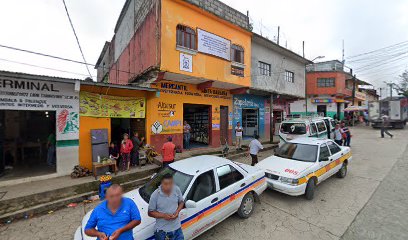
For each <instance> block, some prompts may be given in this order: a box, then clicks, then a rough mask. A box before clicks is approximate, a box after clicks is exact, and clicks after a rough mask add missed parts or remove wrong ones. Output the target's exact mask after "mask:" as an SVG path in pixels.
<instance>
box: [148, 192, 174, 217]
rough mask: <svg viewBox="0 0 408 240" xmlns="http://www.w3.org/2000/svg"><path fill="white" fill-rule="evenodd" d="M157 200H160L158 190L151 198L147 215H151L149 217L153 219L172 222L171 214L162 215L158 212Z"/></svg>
mask: <svg viewBox="0 0 408 240" xmlns="http://www.w3.org/2000/svg"><path fill="white" fill-rule="evenodd" d="M157 198H158V193H157V190H156V191H154V192H153V194H152V196H151V197H150V201H149V208H148V211H147V215H149V217H152V218H162V219H166V220H170V219H171V218H170V215H169V214H165V213H161V212H159V211H157Z"/></svg>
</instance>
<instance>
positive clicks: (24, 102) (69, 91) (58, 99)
mask: <svg viewBox="0 0 408 240" xmlns="http://www.w3.org/2000/svg"><path fill="white" fill-rule="evenodd" d="M78 108H79V96H78V93H77V92H75V91H74V83H72V84H70V83H61V82H51V81H32V80H20V79H0V109H3V110H29V111H55V112H56V119H57V122H56V125H57V134H56V135H57V140H74V139H78V133H79V118H78Z"/></svg>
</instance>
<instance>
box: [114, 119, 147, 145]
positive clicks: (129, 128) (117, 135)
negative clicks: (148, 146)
mask: <svg viewBox="0 0 408 240" xmlns="http://www.w3.org/2000/svg"><path fill="white" fill-rule="evenodd" d="M145 124H146V121H145V119H144V118H111V141H112V142H114V143H115V144H116V146H120V143H121V141H122V139H123V134H125V133H127V134H129V138H131V137H132V136H133V132H134V131H137V132H138V133H139V138H141V137H145V136H146V130H145Z"/></svg>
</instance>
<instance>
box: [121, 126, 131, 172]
mask: <svg viewBox="0 0 408 240" xmlns="http://www.w3.org/2000/svg"><path fill="white" fill-rule="evenodd" d="M132 149H133V143H132V141H130V139H129V135H128V134H127V133H125V134H123V140H122V144H121V148H120V153H121V155H122V171H125V170H126V171H129V169H130V153H131V152H132Z"/></svg>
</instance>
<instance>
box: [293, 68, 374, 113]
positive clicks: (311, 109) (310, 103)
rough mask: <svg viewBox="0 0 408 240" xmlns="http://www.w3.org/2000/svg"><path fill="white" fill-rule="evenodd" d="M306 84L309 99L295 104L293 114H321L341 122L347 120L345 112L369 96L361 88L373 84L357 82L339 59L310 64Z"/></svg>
mask: <svg viewBox="0 0 408 240" xmlns="http://www.w3.org/2000/svg"><path fill="white" fill-rule="evenodd" d="M306 84H307V87H306V93H307V99H306V100H300V101H296V102H294V103H292V104H291V105H290V108H291V112H292V114H300V115H304V114H306V112H307V113H309V114H310V113H318V114H321V115H324V116H328V117H335V118H337V119H343V118H344V109H345V108H347V107H348V106H351V105H359V104H361V102H363V101H365V94H363V93H362V92H360V91H359V86H360V85H370V84H369V83H366V82H364V81H362V80H360V79H357V78H356V79H355V82H354V80H353V75H352V73H351V72H350V71H346V70H345V66H344V64H343V63H342V62H340V61H337V60H334V61H327V62H320V63H314V64H311V65H309V66H308V67H307V74H306ZM353 90H354V91H355V93H354V94H353ZM353 98H354V103H353Z"/></svg>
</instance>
